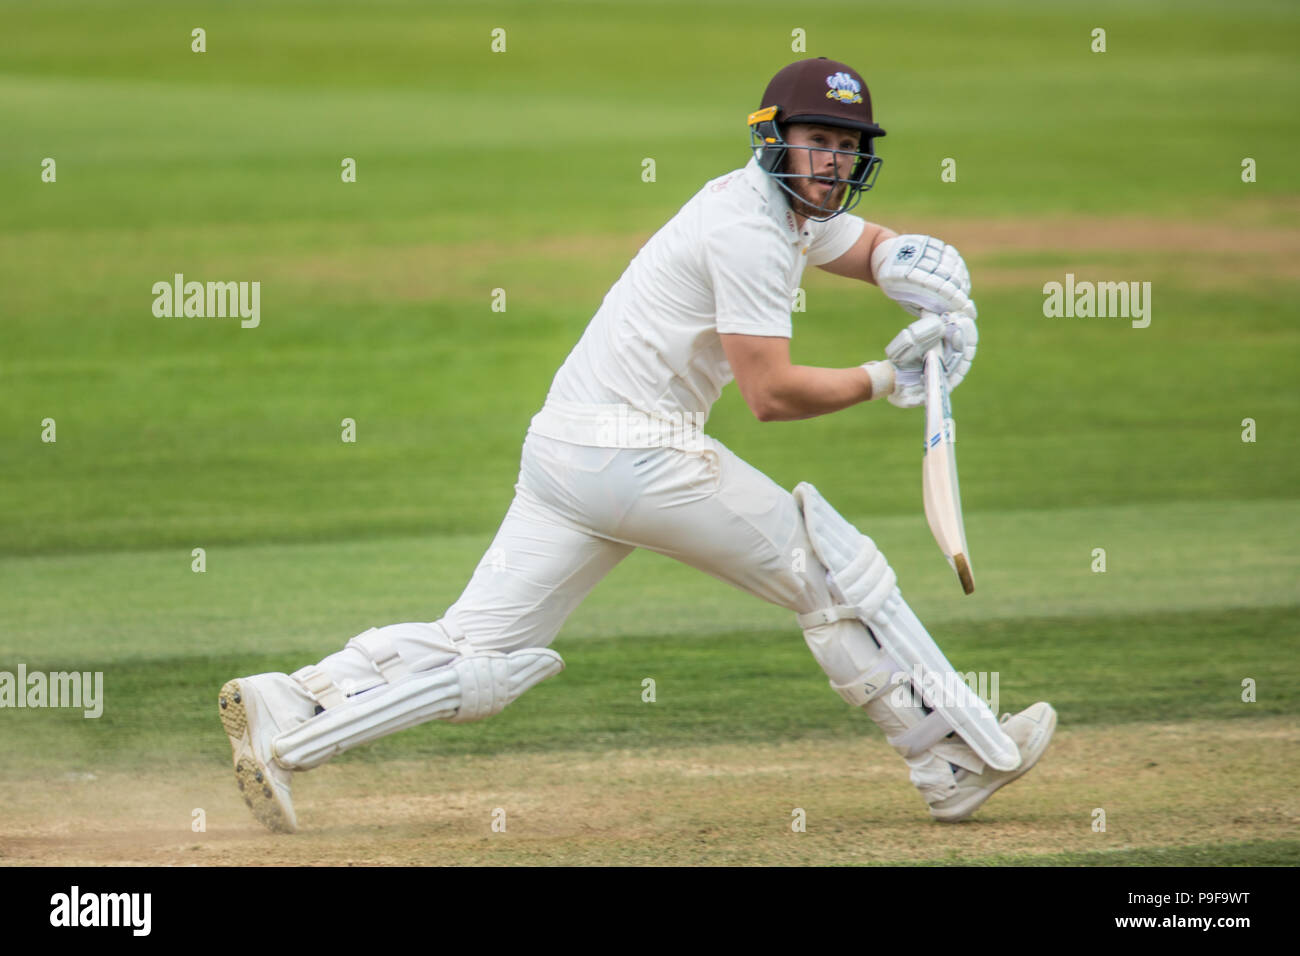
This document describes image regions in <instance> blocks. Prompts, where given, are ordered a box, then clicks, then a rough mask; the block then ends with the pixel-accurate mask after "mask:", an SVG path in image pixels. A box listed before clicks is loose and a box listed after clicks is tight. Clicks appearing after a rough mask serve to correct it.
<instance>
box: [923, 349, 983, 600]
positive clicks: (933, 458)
mask: <svg viewBox="0 0 1300 956" xmlns="http://www.w3.org/2000/svg"><path fill="white" fill-rule="evenodd" d="M956 442H957V430H956V426H955V425H954V423H953V419H952V402H951V401H950V400H949V398H948V379H947V377H946V376H945V375H944V373H943V362H942V361H941V359H940V357H939V350H938V349H937V348H936V349H931V350H930V351H929V352H928V353H926V356H925V457H924V460H923V462H922V464H921V486H922V494H923V496H924V500H925V520H926V521H927V522H928V523H929V525H930V533H931V534H933V535H934V540H935V541H936V542H938V544H939V550H940V551H942V552H943V554H944V557H946V558H947V559H948V564H949V565H951V566H952V569H953V571H955V572H956V574H957V579H958V580H959V581H961V588H962V590H963V591H965V592H966V593H967V594H971V593H972V592H974V590H975V577H974V575H973V574H972V573H971V567H970V551H969V550H968V549H967V547H966V526H965V525H964V524H963V523H962V517H961V489H960V488H959V487H958V486H957V448H956Z"/></svg>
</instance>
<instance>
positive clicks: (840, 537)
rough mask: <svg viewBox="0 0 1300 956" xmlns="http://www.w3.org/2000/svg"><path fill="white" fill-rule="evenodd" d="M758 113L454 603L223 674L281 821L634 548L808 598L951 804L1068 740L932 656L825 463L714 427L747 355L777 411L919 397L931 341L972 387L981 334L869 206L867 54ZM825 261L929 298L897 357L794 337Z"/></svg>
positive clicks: (810, 627) (444, 701)
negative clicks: (843, 364)
mask: <svg viewBox="0 0 1300 956" xmlns="http://www.w3.org/2000/svg"><path fill="white" fill-rule="evenodd" d="M749 130H750V142H751V148H752V151H753V158H752V159H750V161H749V162H748V164H747V165H745V166H744V167H743V168H741V169H737V170H734V171H732V172H730V173H727V174H726V175H725V176H722V177H720V178H718V179H714V180H713V181H711V182H709V183H706V184H705V185H704V187H703V188H702V189H701V190H700V191H699V192H698V193H696V194H695V196H694V197H692V198H691V199H690V200H689V201H688V202H687V203H686V204H685V205H684V206H683V207H682V208H681V210H680V211H679V212H678V213H677V214H676V215H675V216H673V218H672V219H671V220H669V221H668V223H667V224H666V225H665V226H664V227H663V228H662V229H660V230H659V231H658V232H657V233H655V235H654V236H653V237H652V238H651V239H650V240H649V241H648V242H647V243H646V244H645V246H644V247H643V248H642V249H641V251H640V252H638V253H637V255H636V257H635V258H634V259H633V260H632V262H631V264H630V265H629V266H628V267H627V270H626V271H625V272H624V273H623V275H622V276H621V277H620V278H619V280H618V281H617V282H616V283H614V286H613V287H612V288H611V289H610V290H609V293H608V294H607V295H606V296H605V299H604V301H603V302H602V303H601V305H600V308H599V310H598V311H597V312H596V315H595V316H594V317H593V318H592V320H591V322H590V324H588V326H587V329H586V331H585V332H584V333H583V335H582V338H581V339H580V340H579V341H578V344H577V345H576V346H575V347H574V349H573V351H572V352H571V353H570V354H569V357H568V358H567V360H566V361H565V362H564V364H563V366H561V368H560V370H559V372H558V373H557V374H556V376H555V379H554V381H553V383H552V385H551V388H550V392H549V393H548V394H547V396H546V402H545V404H544V405H543V407H542V409H541V410H540V411H539V412H538V413H537V415H536V416H535V417H534V418H533V420H532V424H531V426H530V428H529V429H528V434H527V437H526V438H525V440H524V446H523V453H522V456H521V460H520V468H519V478H518V482H517V483H516V485H515V498H514V501H513V502H512V503H511V505H510V508H509V510H508V511H507V513H506V516H505V519H504V520H503V521H502V523H501V527H500V528H499V529H498V531H497V533H496V537H495V538H494V539H493V541H492V544H491V545H490V547H489V549H488V552H487V554H486V555H485V556H484V559H483V560H482V561H481V562H480V564H479V566H478V568H477V569H476V570H475V572H474V575H473V577H472V578H471V580H470V582H469V584H468V585H467V586H466V588H465V590H464V593H462V594H461V596H460V598H459V599H458V600H457V601H456V602H455V603H454V604H453V605H452V606H451V607H449V608H448V609H447V611H446V613H445V614H444V615H443V616H442V617H441V618H440V619H439V620H437V621H433V622H430V623H424V624H392V625H388V626H386V627H379V628H372V629H371V630H369V631H366V632H365V633H364V634H359V635H357V636H356V637H353V638H352V639H351V640H350V641H348V642H347V644H346V645H345V646H344V647H343V649H342V650H340V651H338V652H337V653H335V654H331V655H330V656H328V657H326V658H325V659H324V660H322V661H320V662H319V663H318V664H311V665H308V666H306V667H303V668H302V669H300V670H298V671H296V672H294V673H293V674H279V673H276V674H258V675H255V676H252V677H240V678H236V679H234V680H230V681H228V682H227V683H226V684H225V686H224V687H222V689H221V692H220V696H219V706H220V715H221V721H222V724H223V726H224V728H225V731H226V734H227V735H228V736H229V738H230V742H231V745H232V747H233V748H234V763H235V780H236V782H237V783H238V785H239V788H240V790H242V791H243V795H244V799H245V801H246V802H247V803H248V805H249V807H251V809H252V811H253V814H254V816H256V817H257V819H258V820H260V821H261V822H262V823H263V824H265V825H266V826H267V827H269V828H270V829H272V830H277V831H283V832H292V831H293V830H295V829H296V827H297V821H296V817H295V814H294V809H293V804H292V800H291V781H292V777H293V774H294V773H297V772H300V771H304V770H310V769H311V768H313V767H318V766H320V765H321V764H322V763H324V762H325V761H327V760H329V759H330V758H331V757H333V756H334V755H336V754H339V753H342V752H344V751H345V750H349V749H351V748H353V747H356V746H359V745H361V744H364V743H367V742H369V741H372V740H375V739H377V738H379V737H382V736H384V735H386V734H391V733H394V732H395V731H399V730H403V729H405V728H407V727H413V726H415V725H416V724H421V723H424V722H425V721H428V720H450V721H470V720H481V719H483V718H484V717H489V716H491V715H493V714H496V713H499V712H500V711H501V710H502V709H503V708H504V707H506V705H508V704H509V703H511V702H512V701H513V700H515V699H516V698H517V697H518V696H519V695H520V694H522V693H524V692H525V691H526V690H528V689H529V688H531V687H533V686H534V685H536V684H538V683H539V682H541V681H543V680H546V679H547V678H548V677H553V676H554V675H556V674H558V673H559V672H560V671H561V670H563V669H564V661H563V660H562V659H561V658H560V655H559V654H557V653H556V652H555V651H553V650H551V649H550V648H549V646H548V645H549V644H550V643H551V641H552V640H553V639H554V638H555V635H556V634H557V633H558V632H559V630H560V627H561V625H562V624H563V623H564V621H565V619H566V618H567V617H568V616H569V614H570V613H571V612H572V611H573V610H574V609H575V608H576V607H577V606H578V604H579V603H580V602H581V601H582V600H583V598H584V597H586V595H587V594H588V592H590V591H591V589H592V588H593V587H595V585H596V583H597V582H599V581H600V580H601V578H603V577H604V576H605V575H606V574H608V573H609V571H610V570H611V569H612V568H613V567H614V566H615V565H616V564H618V563H619V562H620V561H622V560H623V559H624V558H625V557H627V555H628V554H630V553H631V552H632V550H633V549H634V548H648V549H649V550H651V551H656V552H658V553H659V554H665V555H668V556H669V557H672V558H675V559H677V560H678V561H683V562H685V563H686V564H689V565H691V566H692V567H695V568H698V569H700V570H701V571H704V572H705V573H707V574H711V575H713V576H714V577H717V578H720V579H721V580H723V581H726V582H728V583H729V584H732V585H734V586H735V587H738V588H741V589H743V590H745V591H748V592H749V593H751V594H753V595H755V596H756V597H759V598H762V599H763V600H765V601H770V602H772V603H773V604H778V605H780V606H781V607H784V608H788V609H789V610H790V611H792V612H794V614H795V615H796V618H795V619H796V621H797V622H798V625H799V627H800V628H801V629H802V631H803V635H804V639H805V640H806V642H807V644H808V648H809V650H811V651H812V655H813V658H814V659H815V660H816V661H817V663H818V664H819V665H821V668H822V670H823V671H825V673H826V675H827V677H828V678H829V679H830V685H831V688H832V689H833V690H834V691H835V692H836V693H837V694H839V695H840V696H841V697H843V698H844V700H845V701H846V702H847V703H848V704H849V705H850V706H852V707H855V708H859V709H861V710H863V711H865V712H866V715H867V716H868V717H869V718H871V720H873V721H874V722H875V723H876V724H877V725H878V726H879V727H880V728H881V730H882V731H883V732H884V734H885V738H886V740H887V741H888V742H889V744H890V745H891V746H892V747H893V748H894V749H895V750H896V751H897V752H898V753H899V755H900V756H901V757H902V758H903V762H904V763H905V764H906V765H907V768H908V770H909V771H910V779H911V782H912V784H913V785H914V786H915V787H916V788H917V790H918V791H919V792H920V795H921V797H922V799H924V800H925V802H926V803H927V804H928V805H929V809H930V814H931V815H932V816H933V817H934V818H936V819H938V820H942V821H948V822H955V821H958V820H962V819H964V818H966V817H968V816H970V814H971V813H973V812H974V811H975V810H976V808H978V807H979V806H980V805H981V804H982V803H983V802H984V801H985V800H987V799H988V797H989V796H990V795H991V794H992V793H993V792H994V791H995V790H997V789H998V788H999V787H1001V786H1003V785H1005V784H1007V783H1010V782H1011V781H1013V780H1015V779H1016V778H1018V777H1019V776H1021V775H1022V774H1024V773H1025V772H1026V771H1027V770H1029V769H1030V768H1031V767H1032V766H1033V765H1034V764H1035V762H1037V760H1038V759H1039V757H1041V756H1042V754H1043V752H1044V750H1046V749H1047V745H1048V742H1049V741H1050V739H1051V736H1052V732H1053V730H1054V729H1055V726H1056V713H1055V711H1054V710H1053V709H1052V707H1051V706H1050V705H1049V704H1047V703H1045V702H1040V703H1037V704H1034V705H1033V706H1031V707H1029V708H1028V709H1026V710H1023V711H1021V712H1020V713H1018V714H1015V715H1014V716H1011V715H1005V716H1003V718H1002V720H1001V722H999V721H998V719H997V718H996V717H995V716H994V714H993V713H992V711H990V710H989V708H988V706H987V705H986V704H985V703H984V702H983V701H982V700H980V698H979V697H978V696H976V695H975V694H974V692H972V691H971V690H970V689H969V687H967V686H966V685H965V683H964V682H953V681H948V680H942V679H940V680H939V681H937V682H936V681H930V680H927V679H926V676H927V672H928V674H929V676H931V677H933V672H934V671H935V670H936V669H938V670H940V671H947V672H948V673H950V674H951V673H954V672H953V669H952V667H951V665H949V664H948V662H947V660H946V658H944V656H943V653H942V651H940V650H939V648H938V647H937V646H936V644H935V642H934V640H933V638H931V636H930V634H929V633H928V632H927V631H926V629H925V627H924V626H923V625H922V624H921V622H920V621H919V620H918V619H917V617H916V615H915V614H913V613H912V610H911V608H910V607H908V605H907V603H906V602H905V601H904V600H903V596H902V594H901V593H900V592H899V589H898V584H897V581H896V579H895V576H894V572H893V570H891V568H890V566H889V562H888V561H887V560H886V558H885V556H884V554H882V553H881V551H880V550H879V549H878V548H877V547H876V544H875V543H874V542H873V541H872V540H871V539H870V538H868V537H867V536H866V535H864V534H862V533H861V532H860V531H858V529H857V528H855V527H854V526H853V525H851V524H850V523H849V522H848V521H846V520H845V519H844V518H843V517H841V516H840V514H839V513H838V512H837V511H836V510H835V509H834V508H833V507H832V506H831V505H830V504H829V503H828V502H827V501H826V500H825V499H824V498H823V497H822V496H821V495H820V494H819V493H818V492H817V489H816V488H814V487H813V486H812V485H810V484H808V483H806V482H805V483H802V484H800V485H798V486H797V487H796V488H795V489H794V492H793V493H791V492H788V491H786V490H785V489H784V488H781V487H779V486H778V485H777V484H776V483H775V482H773V481H772V480H771V479H770V478H768V477H767V476H766V475H763V474H762V473H761V472H759V471H758V470H757V469H755V468H753V467H751V466H750V465H748V464H746V463H745V462H744V461H742V460H741V459H740V458H738V457H737V456H736V455H734V454H732V452H730V451H729V450H728V449H727V448H726V447H725V446H723V445H722V444H721V443H719V442H718V441H716V440H714V439H713V438H710V437H709V436H708V435H706V434H704V431H703V426H704V424H705V422H706V420H707V418H708V414H709V410H710V408H711V407H712V405H713V403H714V402H715V401H717V399H718V396H719V395H720V394H721V392H722V389H723V387H724V386H726V384H727V383H728V382H730V381H732V380H733V379H734V380H735V382H736V385H737V386H738V388H739V389H740V393H741V395H742V396H743V398H744V400H745V402H746V404H747V405H748V406H749V408H750V409H751V410H752V411H753V413H754V416H755V417H756V418H757V419H758V420H759V421H760V422H772V421H790V420H794V419H803V418H812V417H814V416H817V415H827V414H830V413H831V412H837V411H839V410H840V409H843V408H848V407H849V406H851V405H856V404H858V403H860V402H866V401H872V400H875V399H880V398H885V399H888V401H889V402H890V403H891V404H893V405H895V406H897V407H899V408H911V407H915V406H918V405H920V404H922V403H923V401H924V392H923V385H922V363H923V358H924V356H925V354H926V352H927V351H929V350H930V349H931V348H936V347H937V348H940V349H941V350H942V356H943V367H944V371H945V373H946V377H947V380H948V386H949V387H950V388H956V387H957V385H958V384H959V383H960V382H961V380H962V378H963V377H964V376H965V375H966V372H967V371H968V370H969V369H970V365H971V360H972V359H973V358H974V357H975V347H976V342H977V338H978V336H977V333H976V326H975V318H976V309H975V304H974V302H972V301H971V298H970V288H971V286H970V277H969V275H968V274H967V270H966V265H965V263H964V262H963V261H962V257H961V256H960V255H959V254H958V252H957V250H956V249H954V248H953V247H952V246H950V245H947V244H946V243H944V242H943V241H942V240H940V239H936V238H934V237H932V236H923V235H897V234H895V233H894V232H892V231H890V230H889V229H886V228H884V227H882V226H878V225H874V224H872V223H869V222H866V221H865V220H863V219H862V218H860V217H858V216H856V215H854V214H853V213H852V212H851V210H852V209H854V208H855V207H856V206H857V204H858V202H859V200H860V199H861V197H862V194H863V193H864V192H866V191H867V190H868V189H870V188H871V187H872V185H873V183H874V181H875V178H876V175H877V173H878V172H879V169H880V163H881V160H880V158H879V157H878V156H876V154H875V148H874V146H875V140H876V139H877V138H879V137H881V136H884V135H885V131H884V130H883V129H881V128H880V127H879V126H877V125H876V123H875V121H874V120H873V119H872V110H871V97H870V93H869V92H868V90H867V85H866V83H865V82H863V80H862V77H861V76H860V75H859V74H858V73H857V71H856V70H854V69H853V68H852V67H850V66H847V65H846V64H844V63H837V62H835V61H832V60H828V59H825V58H817V59H805V60H800V61H798V62H796V63H792V64H790V65H789V66H787V67H785V68H784V69H782V70H781V71H780V72H778V73H777V74H776V76H775V77H773V79H772V81H771V82H770V83H769V84H768V86H767V89H766V91H765V92H764V93H763V98H762V102H761V103H759V108H758V109H757V110H756V111H755V112H753V113H752V114H750V116H749ZM808 265H814V266H818V267H820V268H822V269H825V270H827V271H828V272H832V273H835V274H836V275H840V276H846V277H848V278H851V279H858V280H860V281H862V282H868V283H872V284H874V285H876V286H878V287H879V289H880V290H881V291H882V292H883V293H884V294H885V295H886V296H888V297H889V298H891V299H893V300H894V301H896V302H897V303H898V304H899V305H900V306H902V308H903V309H904V310H905V311H906V312H907V313H908V314H909V315H910V316H911V317H913V318H914V321H912V322H911V323H910V324H908V325H907V326H906V327H905V328H903V330H902V331H901V332H899V333H898V335H897V336H895V337H894V339H893V340H892V341H891V342H890V344H889V345H888V346H887V347H886V349H885V357H884V358H883V359H882V360H880V361H869V362H866V363H865V364H863V365H858V366H854V367H852V368H815V367H811V366H806V365H794V364H792V363H791V361H790V337H791V335H792V334H793V329H792V325H791V306H792V302H793V296H794V293H795V290H796V289H797V288H798V287H799V284H800V277H801V276H802V274H803V271H804V268H805V267H806V266H808ZM867 474H870V465H869V462H868V465H867ZM939 676H940V678H942V677H943V676H944V675H943V674H940V675H939ZM936 683H937V684H938V685H939V686H936Z"/></svg>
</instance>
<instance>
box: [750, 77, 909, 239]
mask: <svg viewBox="0 0 1300 956" xmlns="http://www.w3.org/2000/svg"><path fill="white" fill-rule="evenodd" d="M790 123H814V124H817V125H820V126H833V127H836V128H840V129H853V130H858V131H860V132H861V133H862V137H861V141H860V142H859V144H858V149H857V150H856V151H853V152H852V155H853V157H854V162H853V168H852V171H851V172H850V173H849V175H848V177H847V178H845V179H840V178H839V173H838V172H836V174H835V185H836V186H837V187H838V186H839V185H840V184H841V183H843V184H845V185H846V187H847V188H846V189H845V190H844V191H843V194H842V199H841V200H840V202H839V203H837V204H835V205H834V206H823V205H817V204H812V203H809V201H808V200H807V198H806V197H803V196H800V195H799V194H798V193H797V192H795V191H794V190H793V189H791V188H790V186H789V185H788V184H787V183H786V181H785V180H787V179H790V178H794V177H793V176H792V174H790V173H787V172H784V171H783V168H782V167H783V162H784V160H785V156H786V153H787V152H788V151H789V150H791V149H809V150H811V147H807V146H802V147H800V146H791V145H790V144H789V143H787V142H786V139H785V136H784V135H783V128H784V127H785V126H787V125H788V124H790ZM749 131H750V147H751V148H752V149H753V151H754V156H755V158H756V159H757V160H758V164H759V166H760V167H762V169H763V170H764V172H766V173H767V174H768V175H769V176H771V177H772V178H773V179H774V180H775V181H776V183H777V185H778V186H780V187H781V189H782V190H784V191H785V192H786V193H787V194H788V195H789V196H791V197H793V198H794V199H795V200H796V201H797V203H799V205H800V207H801V208H802V207H811V209H812V210H813V211H814V212H819V213H823V214H824V215H821V216H817V215H811V214H810V215H808V216H807V218H809V219H815V220H817V221H819V222H824V221H825V220H827V219H832V218H834V217H835V216H838V215H840V214H841V213H845V212H848V211H849V210H850V209H852V208H853V207H854V206H856V205H857V204H858V202H859V201H860V200H861V199H862V194H863V193H864V192H866V191H867V190H868V189H870V188H871V187H872V186H873V185H875V180H876V174H877V173H879V171H880V164H881V159H880V157H879V156H877V155H876V154H875V148H874V145H873V143H874V141H875V139H876V137H878V136H884V135H885V131H884V130H883V129H881V128H880V127H879V126H877V125H876V122H875V120H874V118H873V117H872V115H871V92H870V91H869V90H868V89H867V84H866V83H865V82H864V81H863V79H862V77H861V76H860V75H859V74H858V72H857V70H855V69H853V67H851V66H849V65H848V64H846V63H840V62H838V61H836V60H828V59H826V57H824V56H823V57H816V58H814V59H810V60H799V61H797V62H795V63H791V64H790V65H789V66H787V67H785V68H783V69H782V70H781V71H780V72H779V73H777V74H776V76H774V77H772V81H771V82H770V83H768V84H767V89H766V90H764V91H763V101H762V103H761V104H760V105H759V108H758V109H757V110H755V111H754V112H753V113H750V114H749ZM830 151H831V152H834V153H845V152H848V151H846V150H839V149H832V150H830ZM810 165H811V164H810ZM837 192H838V189H832V190H831V192H830V193H829V194H828V197H827V201H828V202H833V200H832V198H831V197H834V196H835V195H836V194H837Z"/></svg>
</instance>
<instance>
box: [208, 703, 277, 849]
mask: <svg viewBox="0 0 1300 956" xmlns="http://www.w3.org/2000/svg"><path fill="white" fill-rule="evenodd" d="M217 707H218V709H219V711H220V714H221V726H222V727H224V728H225V731H226V736H227V737H229V738H230V748H231V750H233V751H234V757H235V784H236V785H237V786H238V787H239V791H240V793H242V794H243V796H244V803H246V804H248V809H250V810H252V811H253V816H254V817H256V818H257V822H258V823H260V824H262V826H264V827H266V828H267V829H268V830H272V831H274V832H275V833H293V832H294V830H295V829H296V828H295V827H294V825H293V824H292V823H291V822H290V817H289V814H288V813H287V812H286V811H285V808H284V806H283V804H282V803H281V801H280V797H279V795H278V794H277V793H276V790H275V787H273V786H272V785H271V774H270V772H269V771H268V770H267V768H266V765H265V764H263V763H262V762H261V761H259V760H258V759H257V757H256V755H255V754H254V753H253V742H252V738H251V737H250V736H249V734H248V709H247V708H248V705H247V704H246V702H245V700H244V692H243V689H242V688H241V687H240V686H239V681H237V680H232V681H226V684H225V686H224V687H222V688H221V694H220V695H219V696H218V698H217Z"/></svg>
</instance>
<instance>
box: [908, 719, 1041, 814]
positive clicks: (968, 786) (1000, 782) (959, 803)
mask: <svg viewBox="0 0 1300 956" xmlns="http://www.w3.org/2000/svg"><path fill="white" fill-rule="evenodd" d="M1002 729H1003V730H1004V731H1005V732H1006V734H1007V736H1008V737H1010V738H1011V739H1012V740H1014V741H1015V742H1016V746H1017V747H1019V748H1020V766H1019V767H1017V768H1016V769H1015V770H994V769H993V768H992V767H985V768H984V772H983V773H971V772H970V771H969V770H960V769H959V770H958V771H957V772H956V773H955V774H954V775H953V779H954V788H953V789H952V790H951V791H946V792H948V794H949V795H948V796H946V797H944V798H943V799H941V800H936V801H935V802H933V803H931V804H930V815H931V816H932V817H934V818H935V819H936V820H942V821H943V822H945V823H956V822H957V821H958V820H964V819H966V818H967V817H968V816H970V815H971V814H972V813H974V812H975V811H976V810H977V809H978V808H979V806H980V805H981V804H982V803H983V802H984V801H985V800H987V799H988V798H989V797H991V796H992V795H993V792H994V791H995V790H997V789H998V787H1005V786H1006V785H1007V784H1009V783H1010V782H1011V781H1012V780H1015V779H1016V778H1017V777H1020V776H1023V775H1024V774H1025V773H1027V772H1028V771H1029V769H1030V768H1031V767H1033V765H1034V764H1036V763H1037V762H1038V758H1039V757H1041V756H1042V755H1043V751H1045V750H1046V749H1047V745H1048V743H1050V742H1051V739H1052V732H1053V731H1055V730H1056V711H1055V710H1053V709H1052V705H1051V704H1049V703H1047V702H1046V701H1042V700H1040V701H1039V702H1038V703H1036V704H1034V705H1032V706H1030V707H1027V708H1025V709H1024V710H1022V711H1021V712H1020V713H1018V714H1016V715H1015V716H1012V715H1011V714H1003V715H1002Z"/></svg>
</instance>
